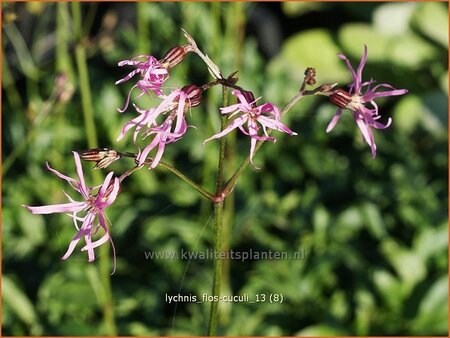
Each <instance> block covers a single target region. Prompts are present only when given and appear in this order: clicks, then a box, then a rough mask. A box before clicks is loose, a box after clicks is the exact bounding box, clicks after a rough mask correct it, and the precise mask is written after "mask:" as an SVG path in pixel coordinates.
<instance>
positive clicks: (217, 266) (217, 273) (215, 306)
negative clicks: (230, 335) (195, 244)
mask: <svg viewBox="0 0 450 338" xmlns="http://www.w3.org/2000/svg"><path fill="white" fill-rule="evenodd" d="M222 222H223V201H220V202H217V203H214V233H215V236H214V248H215V255H217V256H218V257H215V258H214V277H213V288H212V294H213V296H215V297H216V296H220V282H221V280H222V260H221V259H220V252H221V247H222ZM218 312H219V301H217V302H216V301H213V302H212V303H211V312H210V317H209V326H208V336H215V335H216V328H217V318H218V314H219V313H218Z"/></svg>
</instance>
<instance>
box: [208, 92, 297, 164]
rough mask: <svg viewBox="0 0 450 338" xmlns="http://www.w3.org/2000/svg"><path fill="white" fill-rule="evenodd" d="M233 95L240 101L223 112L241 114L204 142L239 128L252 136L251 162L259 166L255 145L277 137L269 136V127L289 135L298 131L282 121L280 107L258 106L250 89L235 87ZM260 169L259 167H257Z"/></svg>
mask: <svg viewBox="0 0 450 338" xmlns="http://www.w3.org/2000/svg"><path fill="white" fill-rule="evenodd" d="M232 93H233V95H235V96H237V98H238V100H239V103H236V104H233V105H231V106H228V107H224V108H220V110H221V113H222V114H230V113H231V114H230V116H229V118H232V117H233V116H235V115H237V114H240V115H239V116H238V117H236V118H235V119H234V120H233V121H232V122H231V124H230V125H229V126H228V127H226V128H225V129H224V130H222V131H221V132H220V133H217V134H215V135H213V136H211V137H210V138H208V139H207V140H205V141H204V142H203V144H205V143H206V142H208V141H211V140H212V139H217V138H221V137H223V136H225V135H227V134H228V133H230V132H231V131H233V130H234V129H236V128H239V130H240V131H241V132H243V133H244V134H245V135H247V136H250V138H251V140H250V162H251V163H252V165H253V166H254V167H255V168H257V167H256V166H255V165H254V163H253V155H254V154H255V147H256V142H257V141H272V142H275V141H276V138H275V137H272V136H269V134H268V133H267V128H269V129H274V130H278V131H282V132H284V133H287V134H289V135H297V133H295V132H293V131H292V130H290V129H289V128H288V127H287V126H286V125H284V124H283V123H281V122H280V118H281V116H280V111H279V109H278V108H277V107H276V106H275V105H273V104H271V103H264V104H262V105H260V106H256V104H255V102H256V101H257V100H255V98H254V96H253V94H252V93H251V92H249V91H240V90H236V89H234V90H233V91H232ZM245 123H247V128H248V130H245V129H244V124H245ZM258 123H259V124H260V125H261V127H262V130H263V135H258V132H259V130H260V127H259V126H258ZM257 169H258V168H257Z"/></svg>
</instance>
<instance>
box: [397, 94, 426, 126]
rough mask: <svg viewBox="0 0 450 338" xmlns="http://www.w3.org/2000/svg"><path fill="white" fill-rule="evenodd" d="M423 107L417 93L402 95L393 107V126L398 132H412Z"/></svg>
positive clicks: (418, 120)
mask: <svg viewBox="0 0 450 338" xmlns="http://www.w3.org/2000/svg"><path fill="white" fill-rule="evenodd" d="M423 109H424V107H423V104H422V101H421V100H420V98H419V97H418V96H417V95H414V94H408V95H406V96H405V97H402V98H401V99H400V102H399V103H397V105H396V106H395V108H394V114H393V120H394V121H395V122H394V123H393V127H394V128H396V129H398V130H399V132H400V133H405V134H410V133H412V132H413V131H414V130H415V128H416V127H417V125H418V124H419V122H420V119H421V115H422V112H423Z"/></svg>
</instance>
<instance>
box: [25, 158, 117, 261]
mask: <svg viewBox="0 0 450 338" xmlns="http://www.w3.org/2000/svg"><path fill="white" fill-rule="evenodd" d="M73 156H74V158H75V166H76V170H77V174H78V180H76V179H73V178H71V177H68V176H66V175H64V174H61V173H60V172H59V171H57V170H55V169H53V168H51V167H50V166H49V165H48V163H47V168H48V170H50V171H51V172H52V173H54V174H55V175H56V176H58V177H59V178H62V179H63V180H66V181H67V182H68V183H69V184H70V185H71V187H72V188H73V189H74V190H75V191H76V192H78V193H79V194H80V195H81V197H82V201H75V200H74V199H72V198H71V197H69V196H68V195H67V194H66V196H67V198H68V199H69V200H70V202H69V203H64V204H53V205H44V206H39V207H34V206H27V205H25V206H24V207H26V208H27V209H28V210H30V211H31V212H32V213H33V214H52V213H68V215H69V216H70V217H72V219H73V224H74V226H75V228H76V229H77V234H76V235H75V237H74V238H73V239H72V241H71V242H70V244H69V248H68V249H67V251H66V253H65V254H64V256H63V257H62V259H63V260H65V259H67V258H69V256H70V255H71V254H72V253H73V251H74V249H75V247H76V245H77V244H78V242H79V241H80V240H81V239H82V238H84V240H85V242H86V245H85V246H83V247H82V248H81V251H87V253H88V260H89V262H92V261H93V260H94V259H95V253H94V249H95V248H97V247H99V246H100V245H102V244H104V243H105V242H107V241H108V240H109V241H110V242H111V245H112V248H113V254H114V268H115V262H116V255H115V250H114V244H113V242H112V240H111V236H110V234H109V230H108V224H107V218H106V215H105V208H106V207H108V206H110V205H111V204H112V203H113V202H114V201H115V200H116V198H117V195H118V193H119V184H120V182H119V178H117V177H116V178H113V172H110V173H109V174H108V175H107V176H106V178H105V181H104V182H103V184H102V185H101V186H98V187H88V186H86V184H85V181H84V175H83V168H82V166H81V161H80V156H79V155H78V153H77V152H73ZM96 191H98V192H97V193H96ZM79 213H83V214H84V215H81V216H80V215H79ZM100 229H102V230H103V231H104V234H103V236H102V237H100V238H99V239H97V240H93V236H94V235H96V234H97V232H98V231H99V230H100Z"/></svg>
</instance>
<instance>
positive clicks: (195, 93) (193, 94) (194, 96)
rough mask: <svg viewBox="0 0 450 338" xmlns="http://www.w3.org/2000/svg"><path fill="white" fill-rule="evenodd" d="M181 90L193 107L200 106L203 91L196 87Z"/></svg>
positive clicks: (190, 86) (189, 86)
mask: <svg viewBox="0 0 450 338" xmlns="http://www.w3.org/2000/svg"><path fill="white" fill-rule="evenodd" d="M181 90H182V91H183V92H184V93H186V95H187V97H188V99H189V102H190V106H191V107H196V106H198V105H199V104H200V101H201V100H202V90H201V89H200V88H199V87H197V86H196V85H188V86H184V87H183V88H181Z"/></svg>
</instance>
